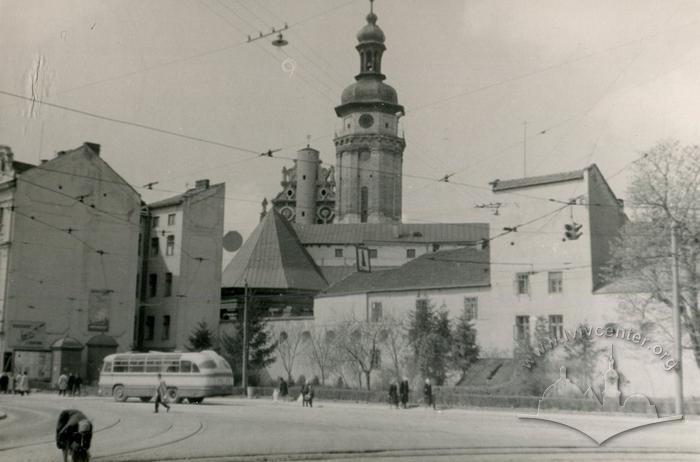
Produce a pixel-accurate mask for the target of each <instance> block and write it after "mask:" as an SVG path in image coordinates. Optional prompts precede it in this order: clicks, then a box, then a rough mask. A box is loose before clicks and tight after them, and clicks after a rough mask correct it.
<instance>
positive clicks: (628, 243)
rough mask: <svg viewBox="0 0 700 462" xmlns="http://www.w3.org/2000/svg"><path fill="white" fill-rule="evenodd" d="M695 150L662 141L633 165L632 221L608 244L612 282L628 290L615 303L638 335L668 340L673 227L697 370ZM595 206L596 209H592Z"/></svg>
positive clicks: (699, 185) (699, 156)
mask: <svg viewBox="0 0 700 462" xmlns="http://www.w3.org/2000/svg"><path fill="white" fill-rule="evenodd" d="M699 180H700V147H698V146H681V145H680V144H679V143H678V142H677V141H662V142H659V143H658V144H657V145H655V146H654V147H653V148H651V149H650V150H649V151H647V152H645V153H643V155H642V157H641V158H640V159H639V160H637V161H636V162H635V163H634V164H633V171H632V176H631V182H630V186H629V188H628V191H627V195H628V198H627V204H628V205H629V206H630V208H631V209H632V210H633V214H632V221H631V222H629V223H627V224H626V225H625V226H624V227H623V228H622V231H621V233H620V238H619V240H618V242H616V243H615V245H613V246H612V247H611V248H612V254H613V258H612V261H611V264H610V268H609V269H610V275H609V277H610V278H611V279H616V280H622V281H625V282H626V283H627V285H628V286H629V287H628V288H630V289H632V290H631V291H628V292H634V293H633V294H629V293H628V294H627V295H625V296H624V298H623V300H622V303H621V304H620V306H621V309H622V311H623V313H624V314H625V317H626V319H631V320H634V321H635V322H636V324H637V327H638V328H639V329H640V330H642V331H643V332H654V333H656V334H661V335H666V336H667V339H670V334H671V333H670V325H671V323H670V321H671V319H672V309H673V302H672V296H671V289H672V284H671V264H670V263H671V258H670V253H671V252H670V235H671V226H672V225H673V224H675V225H676V226H677V227H678V243H679V254H680V255H679V266H680V285H681V297H680V304H681V308H680V309H681V316H682V322H683V326H684V327H685V330H686V332H687V337H686V339H685V344H686V347H687V348H692V349H693V350H694V353H695V361H696V363H697V364H698V365H700V307H699V305H698V295H699V289H700V273H699V271H700V266H699V264H700V246H698V242H700V215H699V213H698V212H699V211H700V208H698V206H697V204H698V203H700V181H699ZM591 206H595V204H591Z"/></svg>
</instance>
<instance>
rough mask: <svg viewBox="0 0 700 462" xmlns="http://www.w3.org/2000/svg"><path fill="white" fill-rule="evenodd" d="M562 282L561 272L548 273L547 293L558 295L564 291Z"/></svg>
mask: <svg viewBox="0 0 700 462" xmlns="http://www.w3.org/2000/svg"><path fill="white" fill-rule="evenodd" d="M563 284H564V280H563V275H562V272H561V271H550V272H549V293H550V294H560V293H562V291H563V289H564V285H563Z"/></svg>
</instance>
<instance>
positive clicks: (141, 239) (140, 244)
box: [138, 233, 143, 256]
mask: <svg viewBox="0 0 700 462" xmlns="http://www.w3.org/2000/svg"><path fill="white" fill-rule="evenodd" d="M142 245H143V234H141V233H139V250H138V254H139V256H141V246H142Z"/></svg>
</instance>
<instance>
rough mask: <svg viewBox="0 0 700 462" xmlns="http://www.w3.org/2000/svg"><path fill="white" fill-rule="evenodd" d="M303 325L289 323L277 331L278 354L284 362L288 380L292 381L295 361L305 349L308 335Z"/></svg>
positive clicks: (275, 337) (275, 335) (283, 365)
mask: <svg viewBox="0 0 700 462" xmlns="http://www.w3.org/2000/svg"><path fill="white" fill-rule="evenodd" d="M308 335H309V334H308V333H307V332H306V331H305V329H304V326H302V325H294V324H292V325H289V326H288V328H287V329H286V330H283V331H279V332H275V334H274V339H275V343H276V347H275V348H276V350H277V356H278V357H279V359H280V362H281V363H282V367H283V368H284V371H285V372H286V373H287V380H288V381H289V382H292V380H293V372H294V362H295V361H296V358H297V356H298V355H299V354H300V353H303V350H304V349H305V340H306V338H307V337H308Z"/></svg>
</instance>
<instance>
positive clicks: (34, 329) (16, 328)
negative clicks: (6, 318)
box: [7, 321, 47, 349]
mask: <svg viewBox="0 0 700 462" xmlns="http://www.w3.org/2000/svg"><path fill="white" fill-rule="evenodd" d="M7 334H8V335H7V337H8V343H9V345H10V347H12V348H16V349H20V348H30V349H43V348H46V347H47V345H46V323H45V322H43V321H10V322H9V329H8V332H7Z"/></svg>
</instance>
